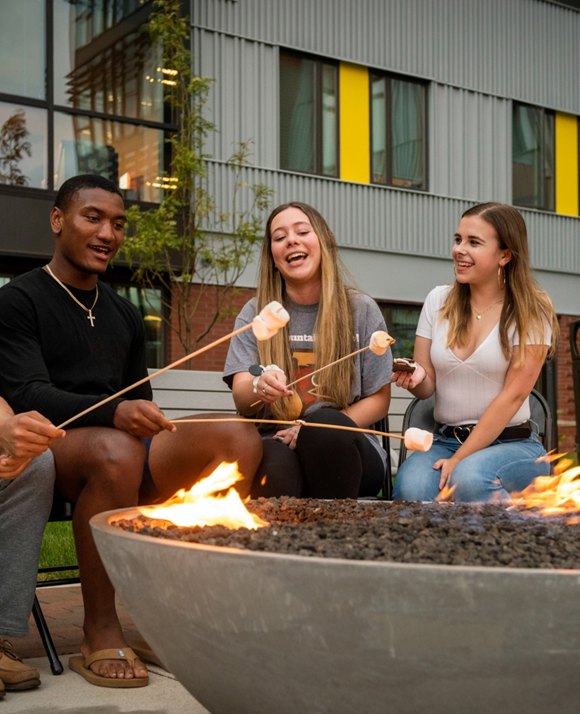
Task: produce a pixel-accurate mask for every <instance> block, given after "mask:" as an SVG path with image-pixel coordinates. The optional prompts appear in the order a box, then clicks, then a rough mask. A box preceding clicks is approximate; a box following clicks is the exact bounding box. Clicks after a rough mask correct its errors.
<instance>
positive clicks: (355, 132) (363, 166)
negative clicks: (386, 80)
mask: <svg viewBox="0 0 580 714" xmlns="http://www.w3.org/2000/svg"><path fill="white" fill-rule="evenodd" d="M339 97H340V178H341V179H344V180H345V181H357V182H359V183H370V176H371V166H370V161H371V159H370V153H371V150H370V127H369V73H368V69H367V68H366V67H360V66H358V65H353V64H346V63H341V65H340V74H339Z"/></svg>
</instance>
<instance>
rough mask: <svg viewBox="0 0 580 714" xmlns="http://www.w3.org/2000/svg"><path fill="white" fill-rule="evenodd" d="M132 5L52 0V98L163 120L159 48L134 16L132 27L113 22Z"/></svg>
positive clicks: (79, 106) (96, 109)
mask: <svg viewBox="0 0 580 714" xmlns="http://www.w3.org/2000/svg"><path fill="white" fill-rule="evenodd" d="M132 5H134V6H137V3H135V2H133V3H126V2H125V3H107V4H106V6H103V5H102V3H96V4H95V3H90V4H89V3H86V2H81V3H71V2H70V0H55V5H54V12H55V17H54V26H55V42H54V95H55V96H54V99H55V103H56V104H60V105H63V106H70V107H74V108H76V109H86V110H88V111H94V112H102V113H106V114H117V115H119V116H124V117H134V118H136V119H145V120H149V121H162V120H163V84H162V83H161V82H160V79H161V76H160V73H159V67H160V65H161V63H162V61H161V59H160V48H159V47H158V46H154V45H152V44H151V40H150V37H149V33H148V32H143V28H142V27H141V26H139V25H136V23H135V22H134V21H133V22H132V23H131V24H132V25H133V28H134V29H133V30H132V31H131V30H129V31H123V32H121V31H120V28H119V27H118V26H117V25H116V23H119V22H120V21H121V20H124V19H125V18H124V17H123V12H125V13H126V15H127V16H129V17H130V16H131V14H132V13H134V11H135V7H132ZM113 12H114V13H115V14H116V16H114V17H112V16H111V15H112V13H113ZM135 25H136V26H135ZM130 26H131V25H129V27H130ZM113 35H114V37H113ZM108 36H110V37H108Z"/></svg>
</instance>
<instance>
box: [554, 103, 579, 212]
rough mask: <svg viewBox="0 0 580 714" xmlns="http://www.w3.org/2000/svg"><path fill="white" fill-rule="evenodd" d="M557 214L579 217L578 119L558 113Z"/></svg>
mask: <svg viewBox="0 0 580 714" xmlns="http://www.w3.org/2000/svg"><path fill="white" fill-rule="evenodd" d="M556 213H562V214H564V215H567V216H577V215H578V119H577V117H575V116H572V115H571V114H560V113H556Z"/></svg>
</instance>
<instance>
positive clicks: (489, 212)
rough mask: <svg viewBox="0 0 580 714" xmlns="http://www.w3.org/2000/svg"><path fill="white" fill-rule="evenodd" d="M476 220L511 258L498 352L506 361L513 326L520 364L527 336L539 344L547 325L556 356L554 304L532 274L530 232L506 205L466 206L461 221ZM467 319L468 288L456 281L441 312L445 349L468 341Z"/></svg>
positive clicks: (468, 312)
mask: <svg viewBox="0 0 580 714" xmlns="http://www.w3.org/2000/svg"><path fill="white" fill-rule="evenodd" d="M467 216H479V217H480V218H482V219H483V220H484V221H486V222H487V223H489V224H490V225H491V226H492V227H493V228H494V229H495V232H496V235H497V239H498V242H499V247H500V249H502V250H506V249H509V250H510V251H511V256H512V257H511V260H510V261H509V262H508V263H506V265H505V266H504V278H505V294H504V303H503V307H502V311H501V317H500V322H499V337H500V344H501V349H502V352H503V354H504V356H505V358H506V359H510V356H511V350H510V345H509V341H508V328H509V326H510V325H511V324H515V326H516V329H517V331H518V333H519V336H520V344H519V355H518V356H519V361H520V364H523V361H524V359H525V351H526V336H527V335H528V333H530V332H531V334H532V335H533V336H534V339H537V340H538V342H537V344H542V343H543V342H544V338H545V323H546V322H547V323H548V325H550V326H551V328H552V340H551V345H550V350H549V353H548V354H549V355H550V356H551V355H552V354H553V353H554V350H555V346H556V339H557V337H558V331H559V326H558V320H557V318H556V313H555V312H554V307H553V305H552V301H551V300H550V297H549V296H548V294H547V293H546V292H545V291H544V290H543V289H542V288H541V287H540V285H539V284H538V282H537V281H536V279H535V278H534V276H533V274H532V269H531V267H530V261H529V251H528V232H527V229H526V223H525V221H524V218H523V216H522V214H521V213H520V212H519V211H518V210H516V209H515V208H514V207H513V206H508V205H506V204H504V203H480V204H478V205H476V206H472V207H471V208H468V209H467V210H466V211H465V212H464V213H463V215H462V216H461V217H462V218H465V217H467ZM470 317H471V302H470V287H469V285H466V284H462V283H459V282H457V281H455V283H454V285H453V287H452V288H451V290H450V292H449V295H448V296H447V298H446V300H445V303H444V305H443V308H442V310H441V318H442V319H443V320H445V319H446V320H449V330H448V332H447V346H448V347H455V346H459V347H461V346H462V345H464V344H465V343H466V342H467V337H468V334H467V333H468V328H469V321H470Z"/></svg>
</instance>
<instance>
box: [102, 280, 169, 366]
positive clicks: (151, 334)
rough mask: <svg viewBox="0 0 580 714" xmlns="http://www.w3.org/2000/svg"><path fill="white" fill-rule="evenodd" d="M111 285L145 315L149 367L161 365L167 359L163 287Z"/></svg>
mask: <svg viewBox="0 0 580 714" xmlns="http://www.w3.org/2000/svg"><path fill="white" fill-rule="evenodd" d="M111 287H112V288H114V289H115V292H117V293H118V294H119V295H121V296H122V297H124V298H125V299H126V300H128V301H129V302H131V303H133V305H135V307H136V308H137V309H138V310H139V312H140V313H141V316H142V317H143V322H144V323H145V339H146V359H147V367H161V366H162V365H163V363H164V361H165V355H164V351H163V345H164V331H165V330H164V325H163V304H162V299H161V298H162V295H161V288H138V287H135V286H133V285H120V284H113V285H111Z"/></svg>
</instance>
